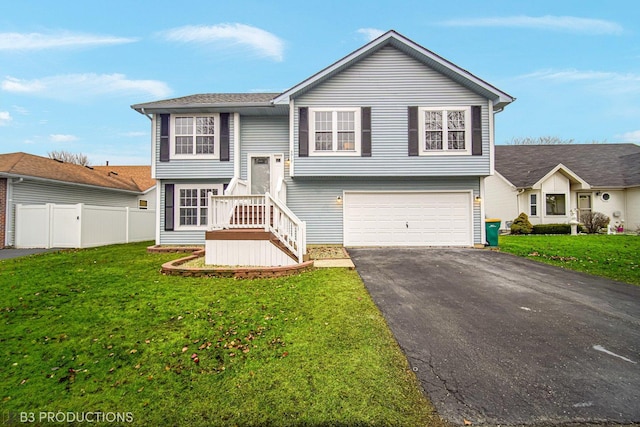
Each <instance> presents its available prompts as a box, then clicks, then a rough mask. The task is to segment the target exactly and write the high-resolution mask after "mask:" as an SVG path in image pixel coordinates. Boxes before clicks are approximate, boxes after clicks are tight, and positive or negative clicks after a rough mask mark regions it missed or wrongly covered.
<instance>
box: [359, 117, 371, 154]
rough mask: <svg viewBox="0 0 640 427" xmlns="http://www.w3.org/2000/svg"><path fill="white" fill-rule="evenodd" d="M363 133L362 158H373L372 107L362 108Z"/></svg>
mask: <svg viewBox="0 0 640 427" xmlns="http://www.w3.org/2000/svg"><path fill="white" fill-rule="evenodd" d="M360 114H361V116H362V117H361V118H362V124H361V126H362V127H361V129H360V130H361V131H362V140H361V147H360V149H361V154H360V155H361V156H362V157H371V107H362V111H361V113H360Z"/></svg>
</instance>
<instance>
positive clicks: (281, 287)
mask: <svg viewBox="0 0 640 427" xmlns="http://www.w3.org/2000/svg"><path fill="white" fill-rule="evenodd" d="M145 247H146V244H130V245H116V246H108V247H103V248H96V249H87V250H78V251H64V252H59V253H50V254H43V255H38V256H32V257H26V258H19V259H13V260H5V261H0V287H1V289H2V293H1V294H0V316H1V319H2V328H1V329H0V363H1V364H2V369H1V370H0V398H1V399H2V403H1V406H0V412H2V413H3V414H4V415H5V416H6V414H14V417H15V414H16V413H18V412H30V413H34V414H36V420H37V417H38V414H39V413H41V412H47V411H56V412H58V411H62V412H76V413H86V412H97V411H100V412H118V413H129V416H130V417H132V418H133V423H132V425H189V426H198V425H206V426H211V425H214V426H216V425H249V426H250V425H261V426H263V425H277V426H281V425H282V426H286V425H295V426H303V425H314V426H317V425H345V426H346V425H349V426H358V425H361V426H365V425H367V426H368V425H376V426H378V425H380V426H384V425H394V426H403V425H405V426H421V425H423V426H424V425H431V426H434V425H442V422H441V421H439V418H438V417H437V416H436V415H434V414H433V409H432V407H431V406H430V404H429V402H428V401H427V400H426V399H425V397H424V395H423V394H422V393H421V391H420V389H419V385H418V383H417V380H416V378H415V376H414V375H413V372H411V371H410V370H409V368H408V365H407V362H406V359H405V358H404V356H403V354H402V353H401V351H400V349H399V347H398V345H397V343H396V342H395V340H394V338H393V336H392V335H391V333H390V331H389V330H388V328H387V326H386V323H385V321H384V319H383V318H382V316H381V314H380V312H379V311H378V310H377V308H376V306H375V305H374V303H373V302H372V300H371V298H370V297H369V295H368V293H367V291H366V289H365V288H364V285H363V284H362V282H361V280H360V279H359V277H358V275H357V273H356V272H355V271H352V270H346V269H323V270H315V271H312V272H309V273H305V274H302V275H299V276H293V277H288V278H280V279H268V280H254V281H241V280H234V279H196V278H182V277H172V276H162V275H160V274H159V273H158V270H159V266H160V265H161V264H162V263H163V262H166V261H168V260H171V259H175V258H176V257H179V256H182V255H181V254H147V253H146V252H145ZM196 358H197V360H196ZM196 362H197V363H196ZM127 425H131V424H127Z"/></svg>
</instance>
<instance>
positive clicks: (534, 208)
mask: <svg viewBox="0 0 640 427" xmlns="http://www.w3.org/2000/svg"><path fill="white" fill-rule="evenodd" d="M530 201H531V204H530V211H529V215H531V216H537V215H538V195H537V194H532V195H531V197H530Z"/></svg>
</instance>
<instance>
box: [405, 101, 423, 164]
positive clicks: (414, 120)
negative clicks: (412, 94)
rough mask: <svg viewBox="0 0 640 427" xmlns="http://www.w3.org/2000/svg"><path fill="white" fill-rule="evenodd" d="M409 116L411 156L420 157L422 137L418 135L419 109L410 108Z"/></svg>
mask: <svg viewBox="0 0 640 427" xmlns="http://www.w3.org/2000/svg"><path fill="white" fill-rule="evenodd" d="M408 114H409V117H408V121H409V155H410V156H418V155H419V154H420V142H419V141H420V137H419V133H418V107H409V108H408Z"/></svg>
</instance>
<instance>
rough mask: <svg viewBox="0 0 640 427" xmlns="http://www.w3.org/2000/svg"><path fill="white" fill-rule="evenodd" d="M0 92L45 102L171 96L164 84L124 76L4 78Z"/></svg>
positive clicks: (87, 75)
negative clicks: (131, 96)
mask: <svg viewBox="0 0 640 427" xmlns="http://www.w3.org/2000/svg"><path fill="white" fill-rule="evenodd" d="M0 88H1V89H2V90H4V91H6V92H13V93H22V94H33V95H38V96H43V97H47V98H55V99H63V100H72V99H87V98H91V97H94V96H105V95H114V96H122V95H134V94H135V95H141V94H142V95H145V96H151V97H154V98H163V97H166V96H168V95H169V94H170V93H171V89H170V88H169V87H168V86H167V84H166V83H164V82H160V81H157V80H131V79H128V78H127V77H126V76H125V75H123V74H92V73H89V74H65V75H59V76H50V77H44V78H41V79H34V80H24V79H18V78H15V77H6V78H5V79H4V80H3V81H2V84H1V85H0Z"/></svg>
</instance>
